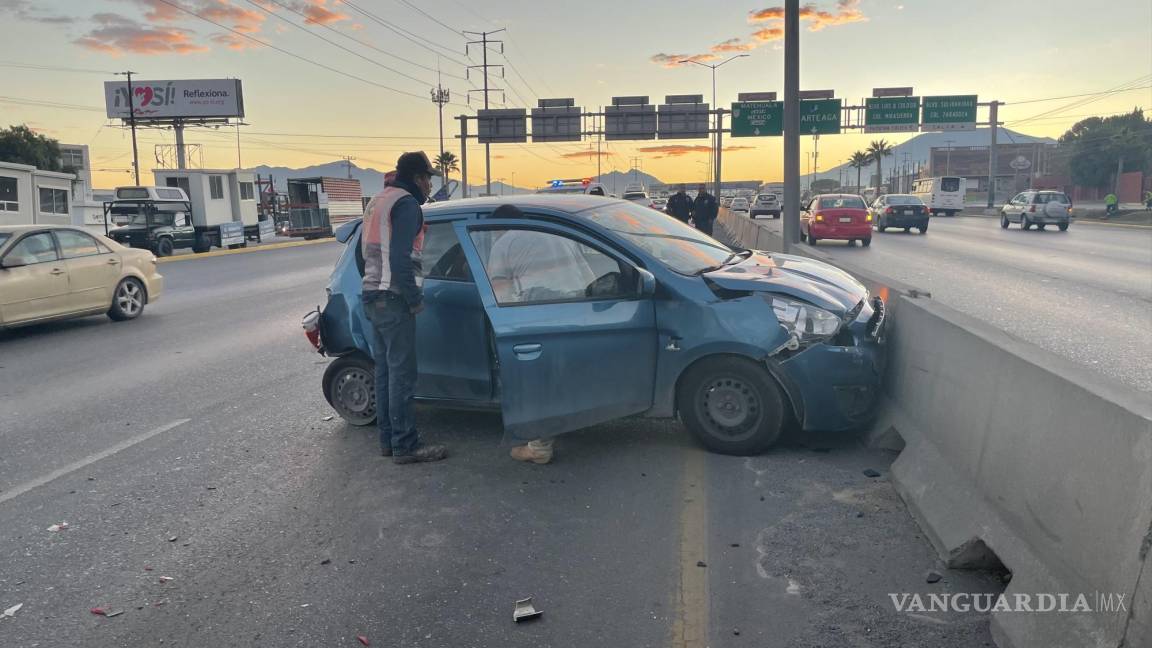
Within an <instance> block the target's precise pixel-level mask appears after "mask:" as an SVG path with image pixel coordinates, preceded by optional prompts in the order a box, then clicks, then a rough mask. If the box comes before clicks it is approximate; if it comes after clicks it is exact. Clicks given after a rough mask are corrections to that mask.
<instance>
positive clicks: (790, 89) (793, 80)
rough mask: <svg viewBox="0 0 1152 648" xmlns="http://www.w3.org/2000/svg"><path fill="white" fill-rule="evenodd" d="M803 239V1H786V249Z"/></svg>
mask: <svg viewBox="0 0 1152 648" xmlns="http://www.w3.org/2000/svg"><path fill="white" fill-rule="evenodd" d="M799 241H800V0H784V251H785V252H787V251H788V250H789V249H790V248H791V247H792V246H793V245H796V244H797V243H798V242H799Z"/></svg>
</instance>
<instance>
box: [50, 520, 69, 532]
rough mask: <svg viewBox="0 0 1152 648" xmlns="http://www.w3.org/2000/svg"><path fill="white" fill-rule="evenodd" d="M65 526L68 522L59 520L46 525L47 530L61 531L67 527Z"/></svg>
mask: <svg viewBox="0 0 1152 648" xmlns="http://www.w3.org/2000/svg"><path fill="white" fill-rule="evenodd" d="M67 528H68V523H67V522H61V523H59V524H53V525H52V526H50V527H48V530H49V531H63V530H64V529H67Z"/></svg>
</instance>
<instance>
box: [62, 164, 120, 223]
mask: <svg viewBox="0 0 1152 648" xmlns="http://www.w3.org/2000/svg"><path fill="white" fill-rule="evenodd" d="M60 167H61V168H62V169H64V170H66V171H68V172H70V173H73V174H75V176H76V180H75V181H73V183H72V209H71V214H72V221H71V224H72V225H77V226H80V227H85V228H87V229H89V230H91V231H92V232H95V233H97V234H103V233H104V201H105V200H109V201H110V200H112V198H111V195H112V194H113V193H114V192H113V191H111V190H100V189H95V188H93V186H92V158H91V157H90V156H89V154H88V145H87V144H61V145H60Z"/></svg>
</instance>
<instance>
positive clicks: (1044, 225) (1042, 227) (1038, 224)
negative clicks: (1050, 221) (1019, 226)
mask: <svg viewBox="0 0 1152 648" xmlns="http://www.w3.org/2000/svg"><path fill="white" fill-rule="evenodd" d="M1045 227H1047V225H1046V224H1045V223H1036V229H1038V230H1041V231H1043V230H1044V228H1045Z"/></svg>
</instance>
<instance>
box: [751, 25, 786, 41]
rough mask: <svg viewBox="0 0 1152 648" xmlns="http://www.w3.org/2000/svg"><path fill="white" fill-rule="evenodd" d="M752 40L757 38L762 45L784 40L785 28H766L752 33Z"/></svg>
mask: <svg viewBox="0 0 1152 648" xmlns="http://www.w3.org/2000/svg"><path fill="white" fill-rule="evenodd" d="M752 38H755V39H756V40H757V41H758V42H760V43H769V42H771V41H778V40H784V28H783V27H764V28H763V29H757V30H756V31H754V32H752Z"/></svg>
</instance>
